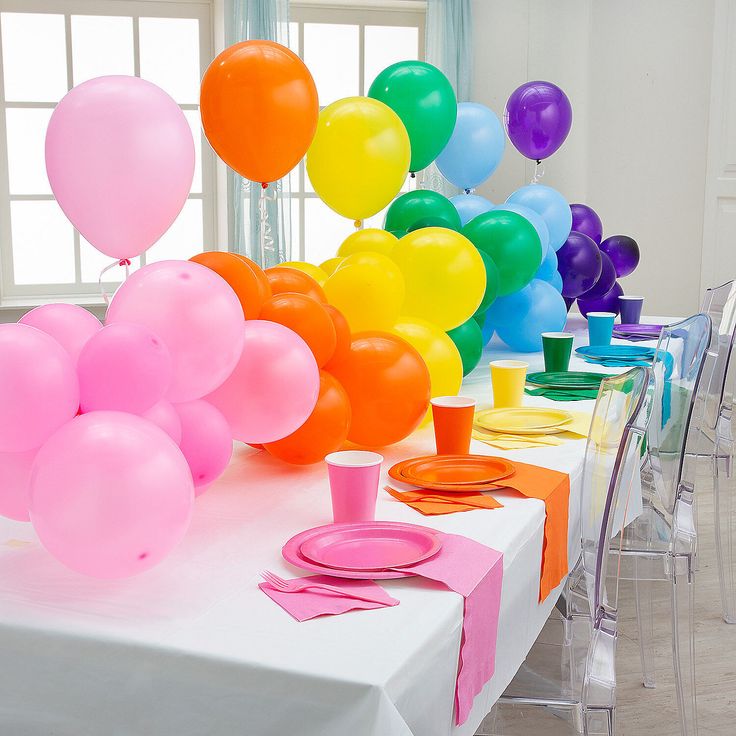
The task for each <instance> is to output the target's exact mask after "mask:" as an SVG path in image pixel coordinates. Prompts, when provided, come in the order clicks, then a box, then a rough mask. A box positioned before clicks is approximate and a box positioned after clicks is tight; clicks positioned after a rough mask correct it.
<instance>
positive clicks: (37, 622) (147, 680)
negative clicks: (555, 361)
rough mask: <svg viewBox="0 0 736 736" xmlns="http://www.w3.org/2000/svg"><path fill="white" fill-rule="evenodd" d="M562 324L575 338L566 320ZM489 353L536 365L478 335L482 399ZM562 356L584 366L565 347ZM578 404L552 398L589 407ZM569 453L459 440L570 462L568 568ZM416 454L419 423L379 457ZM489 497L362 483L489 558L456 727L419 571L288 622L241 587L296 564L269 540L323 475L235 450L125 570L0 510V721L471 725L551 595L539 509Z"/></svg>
mask: <svg viewBox="0 0 736 736" xmlns="http://www.w3.org/2000/svg"><path fill="white" fill-rule="evenodd" d="M571 321H572V324H571V325H570V326H571V327H573V328H574V329H575V330H576V331H578V332H581V333H582V330H583V324H584V323H583V322H582V320H580V319H578V320H571ZM576 343H577V344H584V343H585V338H583V337H582V336H581V337H579V338H578V340H577V341H576ZM496 357H520V358H522V359H524V360H527V361H528V362H529V363H530V366H531V367H530V370H540V369H541V368H542V356H541V355H540V354H531V355H524V356H513V354H511V353H510V352H509V351H508V350H507V349H505V348H503V347H501V346H499V345H496V344H495V343H492V344H491V346H490V349H489V350H487V351H486V353H485V354H484V356H483V360H482V361H481V364H480V366H479V367H478V369H476V371H475V372H474V373H473V374H472V375H471V376H470V377H469V378H468V379H467V381H466V386H465V388H464V392H465V393H468V394H471V395H475V396H476V397H477V398H478V399H479V402H480V405H481V406H483V405H485V406H488V405H490V398H491V396H490V381H489V377H488V361H489V360H491V359H494V358H496ZM573 367H575V368H577V369H581V370H585V369H590V370H598V368H597V367H592V366H588V364H585V363H582V362H580V361H577V360H576V359H573ZM601 370H603V371H606V369H601ZM611 372H613V371H611ZM526 403H528V404H529V405H535V404H537V405H545V404H548V403H549V402H547V400H545V399H535V398H532V397H526ZM593 403H594V402H593V401H579V402H573V403H571V404H570V405H569V407H570V408H572V409H575V410H588V411H590V410H592V407H593ZM555 406H567V404H564V403H556V404H555ZM584 449H585V442H584V440H578V441H568V442H566V443H565V444H564V445H561V446H558V447H546V448H538V449H532V450H521V451H519V450H517V451H512V452H508V453H504V452H501V451H497V450H494V449H492V448H489V447H487V446H486V445H484V444H482V443H477V442H474V443H473V451H474V452H480V453H485V454H497V455H505V456H507V457H509V458H511V459H516V460H520V461H524V462H530V463H536V464H538V465H543V466H546V467H549V468H553V469H556V470H561V471H564V472H566V473H569V474H570V480H571V495H570V524H569V529H570V539H569V548H570V551H569V555H570V556H569V560H570V564H571V565H572V564H573V563H574V561H575V559H576V558H577V549H578V545H579V541H578V531H577V528H578V527H577V521H578V518H579V513H578V503H579V491H580V472H581V467H582V459H583V454H584ZM433 450H434V447H433V435H432V430H431V428H429V429H423V430H420V431H418V432H417V433H415V434H414V435H413V436H412V437H410V438H409V439H407V440H406V441H404V442H402V443H400V444H398V445H395V446H393V447H390V448H387V450H386V452H385V453H384V454H385V456H386V464H385V468H388V467H389V466H390V464H392V463H393V462H395V461H397V460H399V459H402V458H405V457H410V456H413V455H419V454H428V453H430V452H433ZM497 495H498V497H499V499H500V500H501V501H502V503H503V504H504V508H502V509H495V510H478V511H472V512H467V513H458V514H450V515H446V516H433V517H423V516H421V515H420V514H418V513H417V512H416V511H414V510H413V509H411V508H409V507H407V506H406V505H404V504H402V503H400V502H398V501H395V500H394V499H392V498H391V497H390V496H388V494H386V493H384V492H383V491H380V492H379V501H378V508H377V518H379V519H392V520H404V521H410V522H414V523H420V524H426V525H427V526H430V527H433V528H436V529H440V530H442V531H444V532H453V533H457V534H464V535H466V536H468V537H471V538H473V539H476V540H478V541H479V542H482V543H484V544H487V545H489V546H491V547H493V548H495V549H497V550H500V551H502V552H503V554H504V582H503V592H502V599H501V611H500V619H499V629H498V647H497V653H496V671H495V674H494V676H493V678H492V679H491V681H490V682H489V683H488V684H487V686H486V688H485V689H484V691H483V692H482V693H481V694H480V695H479V696H478V697H477V698H476V700H475V704H474V708H473V712H472V714H471V716H470V718H469V719H468V721H467V722H466V723H465V724H464V725H463V726H460V727H455V726H454V720H453V694H454V686H455V674H456V667H457V661H458V651H459V645H460V632H461V626H462V608H463V604H462V598H461V597H460V596H459V595H456V594H455V593H452V592H450V591H448V590H446V589H444V588H442V587H441V586H439V585H436V584H432V583H429V582H428V581H424V580H420V579H412V580H401V581H387V582H385V583H382V584H383V585H385V587H386V588H387V589H388V590H389V591H390V593H391V594H392V595H395V596H396V597H397V598H399V599H400V601H401V604H400V605H399V606H396V607H393V608H385V609H380V610H374V611H365V612H355V613H349V614H346V615H342V616H333V617H322V618H319V619H315V620H312V621H308V622H305V623H297V622H296V621H294V620H293V619H292V618H291V617H290V616H289V615H288V614H287V613H285V612H284V611H283V610H281V609H280V608H279V607H278V606H276V605H275V604H274V603H273V602H272V601H271V600H270V599H269V598H267V597H266V596H265V595H263V593H261V592H260V591H259V590H258V589H257V587H256V584H257V582H258V579H259V578H258V573H259V571H260V570H263V569H270V570H274V571H276V572H278V573H282V574H284V575H287V576H293V575H297V574H299V571H298V570H297V569H295V568H292V567H290V566H289V565H287V564H286V563H285V562H284V561H283V560H282V558H281V554H280V549H281V545H282V544H283V542H285V541H286V540H287V539H288V538H289V537H290V536H292V535H293V534H295V533H296V532H298V531H301V530H303V529H306V528H309V527H313V526H316V525H318V524H324V523H327V522H329V521H331V518H330V513H331V508H330V499H329V491H328V485H327V480H326V473H325V469H324V467H323V466H322V465H318V466H315V467H309V468H296V467H291V466H287V465H285V464H283V463H280V462H279V461H277V460H274V459H272V458H270V457H269V456H268V455H266V454H265V453H258V452H255V451H253V450H250V449H249V448H243V447H239V448H238V449H237V450H236V452H235V455H234V458H233V462H232V463H231V465H230V467H229V468H228V470H227V472H226V474H225V475H224V476H223V478H222V479H221V480H219V481H218V482H217V483H216V484H215V485H214V486H213V487H212V488H211V489H210V490H209V491H208V492H207V493H206V494H205V495H203V496H202V497H200V498H199V499H198V500H197V504H196V510H195V515H194V521H193V524H192V528H191V529H190V531H189V533H188V534H187V536H186V538H185V539H184V541H183V542H182V543H181V545H180V546H179V547H178V548H177V549H176V550H175V552H174V553H173V554H172V555H171V556H170V558H169V559H167V560H166V561H165V562H164V563H163V564H161V565H160V566H159V567H157V568H155V569H154V570H152V571H150V572H148V573H145V574H144V575H141V576H140V577H137V578H132V579H128V580H123V581H118V582H101V581H95V580H91V579H87V578H84V577H81V576H79V575H76V574H74V573H72V572H69V571H67V570H66V569H65V568H64V567H62V566H61V565H60V564H58V563H57V562H56V561H55V560H53V559H52V558H51V557H50V555H48V554H47V553H46V552H45V551H44V550H43V549H42V548H41V547H40V545H39V543H38V541H37V540H36V537H35V535H34V533H33V529H32V528H31V526H30V524H20V523H15V522H11V521H9V520H6V519H0V733H2V734H8V735H9V736H10V735H11V734H12V736H31V735H33V736H36V735H38V736H40V735H41V734H43V735H44V736H48V735H50V734H53V735H54V736H102V734H104V735H105V736H204V735H205V734H206V735H207V736H234V735H235V734H243V735H244V736H245V735H247V736H265V735H271V734H273V735H274V736H276V735H277V734H278V735H279V736H284V735H285V734H291V733H294V734H299V736H346V734H350V736H403V735H404V734H417V735H419V736H440V735H442V736H445V735H447V734H457V735H458V736H459V735H460V734H472V733H473V732H474V731H475V729H476V728H477V726H478V725H479V723H480V721H481V720H482V718H483V717H484V715H485V714H486V713H487V712H488V710H489V709H490V707H491V705H492V704H493V703H494V702H495V700H496V699H497V698H498V696H499V695H500V694H501V693H502V692H503V690H504V689H505V687H506V686H507V685H508V683H509V682H510V680H511V678H512V677H513V675H514V674H515V672H516V670H517V669H518V667H519V665H520V664H521V663H522V661H523V660H524V657H525V656H526V653H527V652H528V650H529V648H530V647H531V645H532V643H533V642H534V640H535V639H536V637H537V635H538V633H539V631H540V630H541V628H542V625H543V624H544V621H545V620H546V619H547V617H548V615H549V613H550V611H551V610H552V607H553V606H554V603H555V600H556V597H557V595H556V593H552V594H551V595H550V596H549V597H548V598H547V600H546V601H544V603H543V604H541V605H540V604H539V603H538V601H537V598H538V589H539V571H540V561H541V550H542V534H543V527H544V504H543V503H542V501H538V500H535V499H526V498H521V497H519V496H518V495H514V494H511V493H508V494H502V493H499V494H497Z"/></svg>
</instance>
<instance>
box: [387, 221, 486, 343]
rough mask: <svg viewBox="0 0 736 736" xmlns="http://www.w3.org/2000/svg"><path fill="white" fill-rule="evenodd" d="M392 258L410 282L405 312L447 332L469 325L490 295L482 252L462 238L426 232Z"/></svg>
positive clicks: (412, 236)
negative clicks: (487, 288)
mask: <svg viewBox="0 0 736 736" xmlns="http://www.w3.org/2000/svg"><path fill="white" fill-rule="evenodd" d="M391 259H392V260H393V261H394V262H395V263H396V265H397V266H398V267H399V268H400V269H401V272H402V273H403V274H404V280H405V282H406V301H405V302H404V310H403V311H404V313H405V314H411V315H412V316H413V317H419V318H421V319H426V320H427V321H428V322H431V323H432V324H434V325H437V326H438V327H439V328H441V329H442V330H443V331H444V332H447V330H452V329H453V328H455V327H458V326H459V325H461V324H462V323H463V322H465V321H467V320H469V319H470V318H471V317H472V316H473V314H474V313H475V310H476V309H478V307H479V306H480V303H481V300H482V299H483V295H484V293H485V290H486V269H485V266H484V265H483V259H482V258H481V257H480V254H479V253H478V250H477V248H476V247H475V246H474V245H473V244H472V243H471V242H470V241H469V240H468V239H467V238H466V237H465V236H464V235H461V234H460V233H457V232H455V231H454V230H448V229H446V228H443V227H425V228H421V229H420V230H414V232H411V233H408V234H407V235H405V236H404V237H403V238H401V239H400V240H399V242H398V243H397V244H396V246H395V247H394V249H393V251H392V253H391Z"/></svg>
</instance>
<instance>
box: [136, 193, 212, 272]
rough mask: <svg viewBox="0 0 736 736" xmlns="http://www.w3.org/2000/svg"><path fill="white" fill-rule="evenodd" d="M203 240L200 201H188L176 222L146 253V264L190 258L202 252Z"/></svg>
mask: <svg viewBox="0 0 736 736" xmlns="http://www.w3.org/2000/svg"><path fill="white" fill-rule="evenodd" d="M203 240H204V235H203V225H202V200H201V199H188V200H187V202H186V204H185V205H184V209H183V210H182V211H181V214H180V215H179V217H177V218H176V222H174V224H173V225H172V226H171V227H170V228H169V229H168V230H167V231H166V232H165V233H164V235H163V237H162V238H161V239H160V240H159V241H158V242H157V243H154V245H152V246H151V247H150V248H149V249H148V250H147V251H146V263H153V262H154V261H166V260H168V259H170V258H178V259H182V260H186V259H187V258H191V257H192V256H193V255H196V254H197V253H201V252H202V251H203V250H204V244H203ZM210 247H211V246H210Z"/></svg>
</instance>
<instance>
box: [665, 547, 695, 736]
mask: <svg viewBox="0 0 736 736" xmlns="http://www.w3.org/2000/svg"><path fill="white" fill-rule="evenodd" d="M673 562H674V561H673ZM687 563H688V564H687V570H686V571H684V574H682V575H677V574H676V573H675V570H676V568H677V565H673V575H672V578H671V588H672V657H673V661H674V669H675V688H676V691H677V705H678V708H679V711H680V729H681V733H682V736H695V734H697V732H698V712H697V697H696V686H695V617H694V604H695V591H694V581H693V571H692V567H691V561H690V559H689V558H688V559H687Z"/></svg>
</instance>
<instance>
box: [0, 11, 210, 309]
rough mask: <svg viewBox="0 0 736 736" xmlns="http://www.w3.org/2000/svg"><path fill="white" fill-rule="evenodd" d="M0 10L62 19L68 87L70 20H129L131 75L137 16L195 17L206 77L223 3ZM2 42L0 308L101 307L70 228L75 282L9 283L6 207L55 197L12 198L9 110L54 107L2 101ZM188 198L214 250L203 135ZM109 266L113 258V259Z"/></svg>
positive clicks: (0, 96)
mask: <svg viewBox="0 0 736 736" xmlns="http://www.w3.org/2000/svg"><path fill="white" fill-rule="evenodd" d="M0 11H2V12H6V13H50V14H57V15H64V17H65V26H66V54H67V87H68V88H69V89H71V87H72V83H73V76H72V75H73V71H72V48H71V44H70V43H69V41H70V38H71V16H72V15H112V16H128V17H132V18H133V56H134V64H135V67H134V70H135V74H136V75H138V74H139V73H140V68H139V66H140V56H139V35H138V25H139V19H140V18H141V17H149V18H196V19H197V20H198V21H199V23H200V48H199V57H200V70H201V73H202V74H204V71H205V70H206V68H207V66H208V65H209V63H210V62H211V61H212V59H213V58H214V56H215V48H216V47H217V46H219V45H220V44H219V42H216V38H215V19H217V20H220V19H221V18H222V9H221V0H0ZM2 63H3V62H2V39H1V38H0V103H1V104H0V141H2V143H1V144H0V307H10V308H13V307H15V308H22V307H28V306H33V305H35V304H41V303H44V302H47V301H49V300H55V301H71V302H76V303H78V304H93V305H96V304H102V303H103V300H102V295H101V294H100V292H99V287H98V286H97V284H91V283H89V282H83V281H82V280H81V263H80V239H79V233H78V232H77V230H76V229H74V263H75V283H73V284H15V283H14V278H13V248H12V236H11V223H10V202H11V201H19V200H26V201H28V200H46V201H49V200H53V195H51V194H42V195H12V196H11V195H10V190H9V171H8V159H7V133H6V125H5V110H6V109H7V108H26V109H27V108H53V107H55V106H56V104H57V103H56V102H25V103H23V102H6V101H5V92H4V88H3V87H4V76H3V68H2ZM180 107H181V108H182V109H183V110H196V109H198V105H197V104H193V103H192V104H181V105H180ZM189 198H190V199H200V200H201V201H202V218H203V235H204V242H205V247H208V248H216V247H217V243H218V242H219V239H218V235H219V230H220V228H219V227H218V224H219V222H218V221H219V220H220V208H219V207H218V176H217V170H216V163H215V155H214V153H213V152H212V149H211V148H210V146H209V144H208V143H207V141H206V139H205V138H204V135H203V136H202V191H201V193H198V194H190V195H189ZM111 261H112V259H111Z"/></svg>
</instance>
